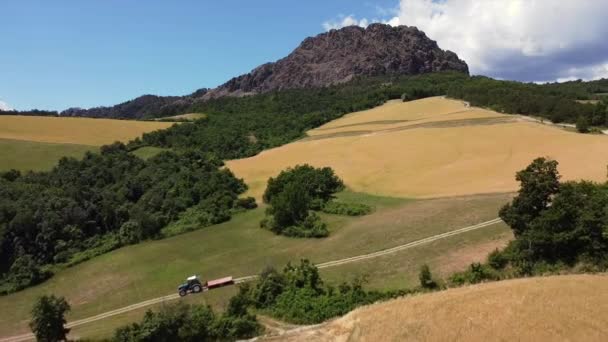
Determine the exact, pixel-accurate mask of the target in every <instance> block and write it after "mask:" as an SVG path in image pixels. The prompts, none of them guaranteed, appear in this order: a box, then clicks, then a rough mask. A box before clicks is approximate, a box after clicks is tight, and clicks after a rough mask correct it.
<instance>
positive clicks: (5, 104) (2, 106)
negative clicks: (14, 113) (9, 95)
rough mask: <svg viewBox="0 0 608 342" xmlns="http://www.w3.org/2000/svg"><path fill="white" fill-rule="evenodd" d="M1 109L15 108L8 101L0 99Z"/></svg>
mask: <svg viewBox="0 0 608 342" xmlns="http://www.w3.org/2000/svg"><path fill="white" fill-rule="evenodd" d="M0 110H13V108H11V107H10V106H9V105H8V104H7V103H6V102H4V101H1V100H0Z"/></svg>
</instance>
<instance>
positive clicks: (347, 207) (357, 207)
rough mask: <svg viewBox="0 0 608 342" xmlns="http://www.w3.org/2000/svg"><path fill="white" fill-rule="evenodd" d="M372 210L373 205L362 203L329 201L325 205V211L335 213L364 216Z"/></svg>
mask: <svg viewBox="0 0 608 342" xmlns="http://www.w3.org/2000/svg"><path fill="white" fill-rule="evenodd" d="M372 211H373V208H372V207H370V206H369V205H366V204H362V203H347V202H337V201H329V202H327V203H326V204H325V205H324V206H323V212H324V213H327V214H335V215H347V216H363V215H367V214H369V213H371V212H372Z"/></svg>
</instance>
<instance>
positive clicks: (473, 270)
mask: <svg viewBox="0 0 608 342" xmlns="http://www.w3.org/2000/svg"><path fill="white" fill-rule="evenodd" d="M498 279H500V275H499V273H498V272H496V271H495V270H494V269H492V268H491V267H489V266H488V265H483V264H480V263H478V262H475V263H472V264H471V265H470V266H469V268H468V269H467V270H466V271H464V272H457V273H455V274H453V275H452V276H451V277H450V283H451V284H452V285H457V286H461V285H464V284H477V283H480V282H482V281H488V280H498Z"/></svg>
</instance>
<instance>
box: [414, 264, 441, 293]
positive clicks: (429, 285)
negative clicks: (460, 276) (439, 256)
mask: <svg viewBox="0 0 608 342" xmlns="http://www.w3.org/2000/svg"><path fill="white" fill-rule="evenodd" d="M418 279H419V280H420V286H421V287H423V288H425V289H435V288H437V282H435V280H433V275H432V274H431V268H430V267H429V265H427V264H424V265H422V267H420V273H419V274H418Z"/></svg>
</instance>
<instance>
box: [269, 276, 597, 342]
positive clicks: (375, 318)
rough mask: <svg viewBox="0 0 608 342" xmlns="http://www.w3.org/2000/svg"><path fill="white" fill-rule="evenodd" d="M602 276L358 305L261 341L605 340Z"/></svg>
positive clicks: (459, 290)
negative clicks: (325, 320)
mask: <svg viewBox="0 0 608 342" xmlns="http://www.w3.org/2000/svg"><path fill="white" fill-rule="evenodd" d="M607 312H608V276H606V275H571V276H553V277H546V278H545V277H543V278H528V279H518V280H509V281H501V282H495V283H488V284H481V285H476V286H469V287H463V288H456V289H451V290H447V291H442V292H437V293H431V294H424V295H417V296H411V297H406V298H402V299H397V300H392V301H389V302H385V303H379V304H374V305H371V306H368V307H364V308H360V309H357V310H355V311H353V312H351V313H350V314H348V315H346V316H345V317H343V318H340V319H338V320H336V321H333V322H330V323H327V324H325V325H323V326H321V327H317V328H312V329H305V330H301V331H299V332H294V333H291V334H287V335H284V336H281V337H276V338H266V339H262V340H266V341H275V340H281V341H303V340H314V341H346V340H356V341H404V340H408V341H409V340H413V341H489V340H496V338H497V336H500V340H503V341H604V340H605V338H606V335H607V334H608V315H607V314H606V313H607Z"/></svg>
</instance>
